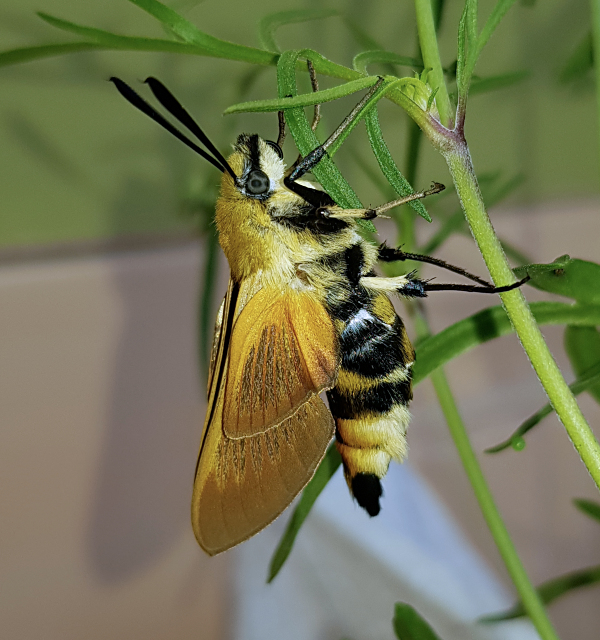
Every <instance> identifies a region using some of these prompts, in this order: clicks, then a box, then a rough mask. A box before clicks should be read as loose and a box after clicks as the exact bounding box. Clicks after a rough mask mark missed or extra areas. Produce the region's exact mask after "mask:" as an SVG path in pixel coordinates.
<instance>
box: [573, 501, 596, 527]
mask: <svg viewBox="0 0 600 640" xmlns="http://www.w3.org/2000/svg"><path fill="white" fill-rule="evenodd" d="M573 504H574V505H575V506H576V507H577V508H578V509H579V510H580V511H582V512H583V513H585V515H586V516H590V518H594V520H598V521H599V522H600V504H598V503H597V502H594V501H593V500H586V499H585V498H575V500H573Z"/></svg>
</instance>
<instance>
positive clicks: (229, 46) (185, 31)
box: [129, 0, 277, 65]
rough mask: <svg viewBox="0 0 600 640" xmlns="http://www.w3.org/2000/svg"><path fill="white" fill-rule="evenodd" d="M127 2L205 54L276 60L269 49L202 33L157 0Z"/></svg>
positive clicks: (269, 62)
mask: <svg viewBox="0 0 600 640" xmlns="http://www.w3.org/2000/svg"><path fill="white" fill-rule="evenodd" d="M129 2H131V3H132V4H135V5H136V6H138V7H140V9H143V10H144V11H146V12H147V13H149V14H150V15H151V16H153V17H154V18H156V19H157V20H159V21H160V22H161V23H162V24H163V25H164V26H165V27H167V29H170V30H171V31H172V32H173V33H175V34H176V35H177V36H179V37H180V38H181V39H182V40H184V41H185V42H188V43H190V44H194V45H196V46H199V47H202V48H203V49H205V50H206V52H207V55H211V56H213V57H216V58H228V59H231V60H241V61H244V62H252V63H254V64H265V65H268V64H274V63H275V61H276V58H277V56H276V54H273V53H271V52H269V51H264V50H262V49H256V48H254V47H247V46H245V45H241V44H235V43H233V42H227V41H226V40H220V39H219V38H215V37H214V36H211V35H208V34H207V33H204V31H201V30H200V29H198V27H196V25H194V24H193V23H192V22H190V21H189V20H187V19H186V18H184V17H183V16H181V15H179V14H178V13H177V12H176V11H174V10H173V9H171V8H170V7H167V6H166V5H164V4H162V3H161V2H158V0H129Z"/></svg>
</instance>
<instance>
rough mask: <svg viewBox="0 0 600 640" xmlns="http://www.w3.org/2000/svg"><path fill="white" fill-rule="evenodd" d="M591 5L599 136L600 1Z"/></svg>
mask: <svg viewBox="0 0 600 640" xmlns="http://www.w3.org/2000/svg"><path fill="white" fill-rule="evenodd" d="M591 5H592V6H591V9H592V48H593V52H594V53H593V58H594V73H595V75H596V113H597V114H598V135H599V136H600V63H599V61H600V0H591ZM599 145H600V140H599Z"/></svg>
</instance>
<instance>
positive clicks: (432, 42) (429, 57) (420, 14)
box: [415, 0, 452, 126]
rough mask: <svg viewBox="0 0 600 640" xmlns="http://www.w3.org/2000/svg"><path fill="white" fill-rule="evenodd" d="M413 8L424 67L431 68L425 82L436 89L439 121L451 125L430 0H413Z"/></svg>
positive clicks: (448, 98)
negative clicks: (415, 14)
mask: <svg viewBox="0 0 600 640" xmlns="http://www.w3.org/2000/svg"><path fill="white" fill-rule="evenodd" d="M415 10H416V13H417V29H418V32H419V42H420V44H421V54H422V57H423V64H424V66H425V68H426V69H431V71H430V75H429V79H428V81H427V82H428V84H429V86H431V87H432V88H434V89H436V88H437V90H438V92H437V95H436V97H435V102H436V105H437V109H438V112H439V114H440V121H441V123H442V124H443V125H444V126H451V121H452V111H451V107H450V97H449V95H448V89H447V87H446V82H445V80H444V71H443V69H442V63H441V61H440V54H439V50H438V44H437V34H436V29H435V20H434V17H433V9H432V6H431V0H415Z"/></svg>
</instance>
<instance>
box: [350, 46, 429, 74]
mask: <svg viewBox="0 0 600 640" xmlns="http://www.w3.org/2000/svg"><path fill="white" fill-rule="evenodd" d="M376 63H379V64H386V65H390V64H391V65H398V66H400V67H410V68H411V69H414V70H415V71H418V72H419V73H421V71H423V62H422V61H421V60H417V59H416V58H411V57H409V56H400V55H398V54H397V53H393V52H392V51H363V52H362V53H359V54H358V55H356V56H354V59H353V61H352V66H353V68H354V69H356V71H358V72H359V73H362V74H364V75H368V73H367V67H368V66H369V65H370V64H376Z"/></svg>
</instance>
